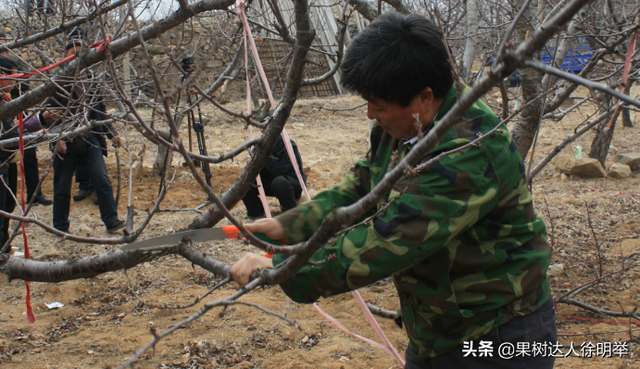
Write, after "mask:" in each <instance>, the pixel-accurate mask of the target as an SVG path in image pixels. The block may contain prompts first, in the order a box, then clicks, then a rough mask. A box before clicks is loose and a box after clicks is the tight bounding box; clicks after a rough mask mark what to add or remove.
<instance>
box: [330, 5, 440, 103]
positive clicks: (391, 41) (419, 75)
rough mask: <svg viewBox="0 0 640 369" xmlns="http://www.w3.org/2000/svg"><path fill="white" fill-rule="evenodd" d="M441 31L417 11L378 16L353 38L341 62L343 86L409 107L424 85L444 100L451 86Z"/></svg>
mask: <svg viewBox="0 0 640 369" xmlns="http://www.w3.org/2000/svg"><path fill="white" fill-rule="evenodd" d="M446 47H447V46H446V45H445V44H444V42H443V41H442V33H441V32H440V30H439V29H438V28H437V27H436V26H435V25H434V24H433V23H431V21H429V20H428V19H426V18H425V17H423V16H421V15H417V14H411V15H408V16H404V15H401V14H398V13H394V12H389V13H385V14H383V15H381V16H380V17H378V18H377V19H376V20H374V21H373V22H371V24H370V25H369V26H368V27H367V28H366V29H365V30H364V31H363V32H362V33H360V34H359V35H358V36H357V37H355V38H354V39H353V41H352V42H351V44H350V45H349V47H348V48H347V52H346V54H345V56H344V61H343V62H342V85H343V86H344V87H345V88H346V89H347V90H349V91H351V92H355V93H357V94H359V95H360V96H362V97H364V98H365V99H371V98H378V99H382V100H384V101H387V102H391V103H396V104H400V105H401V106H402V107H407V106H408V105H409V104H410V103H411V100H413V99H414V98H415V97H416V96H417V95H418V94H419V93H420V92H422V91H423V90H424V89H425V88H427V87H431V89H432V90H433V94H434V96H435V97H436V98H443V97H445V96H446V94H447V92H449V89H450V88H451V85H452V84H453V76H452V73H451V65H450V64H449V61H448V59H449V55H448V54H447V49H446Z"/></svg>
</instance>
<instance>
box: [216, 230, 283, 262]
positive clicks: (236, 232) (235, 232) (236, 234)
mask: <svg viewBox="0 0 640 369" xmlns="http://www.w3.org/2000/svg"><path fill="white" fill-rule="evenodd" d="M222 230H223V231H224V233H225V234H226V235H227V238H230V239H236V238H239V237H242V233H241V232H240V230H239V229H238V227H236V226H234V225H228V226H222ZM253 235H254V236H256V237H257V238H258V239H260V240H262V241H264V242H269V243H270V244H272V245H276V246H280V245H281V243H280V242H278V241H274V240H272V239H270V238H269V237H267V236H265V235H264V233H253ZM264 256H265V257H267V258H272V257H273V254H265V255H264Z"/></svg>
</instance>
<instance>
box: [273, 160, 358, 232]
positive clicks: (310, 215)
mask: <svg viewBox="0 0 640 369" xmlns="http://www.w3.org/2000/svg"><path fill="white" fill-rule="evenodd" d="M353 172H354V174H350V175H347V176H344V177H343V178H342V182H341V183H340V184H339V185H338V186H336V187H334V188H333V189H331V190H327V191H323V192H321V193H320V194H318V195H317V196H316V197H315V198H314V199H313V200H311V201H306V202H304V203H303V204H301V205H300V206H298V207H296V208H294V209H291V210H289V211H287V212H285V213H283V214H281V215H280V216H278V217H276V219H278V220H279V221H280V222H281V223H282V224H283V225H285V232H286V234H287V238H288V239H289V242H291V243H297V242H301V241H304V240H306V239H307V238H309V237H310V236H311V235H312V234H313V233H314V232H315V231H316V230H317V229H318V227H320V223H322V220H323V219H324V218H325V217H326V216H327V215H328V214H329V212H331V210H332V209H333V208H334V206H337V207H340V206H347V205H350V204H353V203H354V202H356V201H358V200H359V199H360V198H361V197H362V196H364V195H365V194H366V193H367V192H369V189H370V185H369V181H370V175H369V165H368V164H367V163H366V161H364V160H363V161H359V162H358V163H356V165H355V168H354V170H353Z"/></svg>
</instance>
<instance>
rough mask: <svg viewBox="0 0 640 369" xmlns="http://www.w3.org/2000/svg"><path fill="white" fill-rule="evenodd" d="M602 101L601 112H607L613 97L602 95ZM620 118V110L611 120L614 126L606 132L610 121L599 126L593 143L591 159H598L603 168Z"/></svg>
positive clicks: (590, 153) (590, 152)
mask: <svg viewBox="0 0 640 369" xmlns="http://www.w3.org/2000/svg"><path fill="white" fill-rule="evenodd" d="M600 96H601V99H602V107H601V108H600V109H599V111H600V112H603V111H606V110H607V109H608V108H609V107H610V106H611V100H612V97H611V95H606V94H600ZM619 116H620V110H618V112H616V114H615V115H614V116H613V118H611V120H613V124H612V125H611V128H610V129H608V130H606V131H605V130H604V128H605V127H606V126H607V124H608V123H609V121H610V120H605V121H603V122H602V123H601V124H599V125H598V126H597V133H596V136H595V137H594V138H593V142H592V143H591V150H590V151H589V157H590V158H592V159H598V161H599V162H600V164H602V167H603V168H606V166H605V161H606V160H607V155H608V154H609V146H610V145H611V139H612V138H613V132H614V130H615V127H616V121H617V120H618V117H619Z"/></svg>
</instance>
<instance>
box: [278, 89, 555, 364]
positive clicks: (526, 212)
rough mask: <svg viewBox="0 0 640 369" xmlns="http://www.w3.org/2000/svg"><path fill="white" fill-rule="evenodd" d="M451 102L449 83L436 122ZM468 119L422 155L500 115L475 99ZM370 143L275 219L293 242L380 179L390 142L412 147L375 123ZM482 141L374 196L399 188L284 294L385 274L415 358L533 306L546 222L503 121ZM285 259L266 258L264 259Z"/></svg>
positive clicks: (463, 138) (541, 297)
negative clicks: (349, 171) (338, 176)
mask: <svg viewBox="0 0 640 369" xmlns="http://www.w3.org/2000/svg"><path fill="white" fill-rule="evenodd" d="M456 100H457V97H456V91H455V89H454V88H451V91H450V92H449V94H448V95H447V97H446V98H445V100H444V102H443V104H442V106H441V108H440V112H439V113H438V115H437V116H436V119H435V124H437V120H439V119H441V118H442V117H443V116H444V114H445V113H446V112H447V111H448V110H449V109H451V107H452V106H453V105H454V104H455V102H456ZM467 117H468V120H467V121H465V122H462V123H460V124H458V125H457V126H455V127H453V128H452V129H451V130H450V131H448V132H447V133H446V134H445V135H444V136H443V137H442V138H441V139H440V140H439V142H438V143H437V145H436V147H435V148H434V149H433V150H431V152H430V153H429V154H428V155H427V156H425V157H424V158H423V161H426V160H428V159H430V158H432V157H434V156H435V155H438V154H440V153H442V152H444V151H448V150H451V149H454V148H456V147H458V146H460V145H463V144H466V143H468V142H470V141H471V140H473V139H474V138H476V137H477V134H478V133H482V132H487V131H489V130H491V129H492V128H494V127H495V126H496V125H497V124H498V123H499V120H498V118H497V117H496V115H495V114H494V113H493V112H492V111H491V110H490V109H489V107H487V106H486V105H485V104H484V103H482V102H481V101H478V102H476V103H475V104H474V105H473V106H472V107H471V109H469V111H468V113H467ZM371 142H372V149H371V151H370V152H369V153H368V155H367V158H366V160H363V161H360V162H358V163H357V164H356V166H355V169H354V175H349V176H346V177H345V178H344V179H343V180H342V182H341V183H340V185H338V186H337V187H335V188H333V189H331V190H327V191H324V192H322V193H320V194H318V196H316V197H315V198H314V199H313V200H311V201H307V202H305V203H303V204H301V205H300V206H298V207H297V208H294V209H291V210H290V211H288V212H286V213H283V214H281V215H280V216H279V217H277V219H278V220H279V221H280V222H281V223H282V224H283V226H284V229H285V232H286V234H287V236H288V238H289V240H290V241H291V242H292V243H295V242H300V241H302V240H305V239H307V238H308V237H310V236H311V234H312V233H313V232H314V231H315V230H316V229H317V228H318V227H319V225H320V222H321V221H322V219H323V218H324V217H325V216H327V214H328V213H329V212H330V211H331V210H332V208H333V206H334V204H335V205H337V206H344V205H348V204H352V203H354V202H356V201H357V200H358V199H359V198H360V197H362V196H363V195H364V194H365V193H367V192H368V191H369V190H370V189H371V188H372V187H374V186H375V185H376V184H377V183H379V182H380V181H381V180H382V178H383V177H384V175H385V172H386V171H387V168H388V167H389V162H390V156H391V154H392V153H393V151H394V150H398V153H400V156H401V157H403V156H404V155H406V153H407V152H408V151H409V150H411V148H412V147H413V146H412V145H411V144H408V143H407V142H406V141H405V140H396V139H393V138H392V137H391V136H390V135H389V134H388V133H386V132H385V131H384V130H382V129H381V128H380V127H375V128H374V129H373V131H372V134H371ZM481 142H482V144H481V145H480V147H476V146H472V147H470V148H467V149H465V150H464V152H458V153H453V154H450V155H447V156H444V157H442V158H441V159H440V160H438V161H436V162H434V163H432V164H430V165H429V166H428V168H427V169H424V170H422V171H421V172H420V173H419V175H417V176H414V177H410V178H408V179H406V180H404V181H402V182H400V183H398V184H397V185H396V187H395V188H394V190H393V191H391V192H390V193H389V194H388V196H387V197H386V198H383V200H384V201H387V202H388V201H390V200H391V199H392V198H393V197H395V196H396V195H397V194H398V193H399V192H400V191H402V190H403V189H404V188H407V190H408V191H407V192H406V193H405V194H403V195H401V196H400V198H399V199H398V200H397V201H395V202H393V203H392V204H391V205H390V206H389V208H388V209H387V210H385V211H384V212H382V213H381V214H380V215H379V217H378V218H376V219H374V220H372V221H371V222H366V223H364V224H362V225H359V226H357V227H355V228H354V229H353V230H351V231H349V232H348V233H346V234H343V235H341V236H339V237H338V238H337V239H336V242H335V245H326V246H325V248H324V249H321V250H319V251H317V252H316V253H315V254H314V256H313V257H312V260H314V261H319V260H323V259H324V258H325V257H327V256H328V255H330V254H335V255H336V256H337V258H336V260H335V261H332V262H329V263H325V264H321V265H318V266H312V265H308V266H305V267H304V268H302V269H301V270H300V271H299V272H298V273H297V274H296V275H295V276H294V277H293V278H292V279H291V280H289V281H287V282H285V283H283V284H282V285H281V286H282V288H283V290H284V292H285V293H286V294H287V295H288V296H289V297H291V298H292V299H293V300H295V301H298V302H303V303H311V302H313V301H315V300H317V299H318V298H319V297H320V296H324V297H327V296H331V295H335V294H339V293H343V292H346V291H350V290H353V289H357V288H360V287H363V286H366V285H368V284H371V283H373V282H375V281H378V280H380V279H383V278H385V277H388V276H393V281H394V284H395V286H396V288H397V290H398V294H399V297H400V307H401V313H402V319H403V321H404V323H405V327H406V330H407V334H408V336H409V339H410V340H411V343H412V347H413V353H412V354H413V356H420V357H433V356H437V355H440V354H443V353H445V352H447V351H449V350H450V349H452V348H453V347H455V346H458V345H460V344H461V343H462V342H463V341H466V340H473V339H477V338H479V337H481V336H482V335H484V334H486V333H488V332H489V331H491V330H492V329H494V328H496V327H498V326H499V325H501V324H504V323H506V322H507V321H509V320H510V319H512V318H513V317H514V316H522V315H527V314H529V313H531V312H533V311H535V310H536V309H538V307H540V306H541V305H542V304H544V303H545V302H546V301H547V300H548V298H549V282H548V279H547V277H546V272H547V267H548V265H549V254H550V248H549V245H548V244H547V242H546V239H545V237H546V233H545V225H544V222H543V220H542V219H541V218H540V217H539V216H538V215H536V214H535V213H534V211H533V205H532V199H531V193H530V192H529V190H528V188H527V185H526V181H525V173H524V164H523V162H522V159H521V158H520V155H519V154H518V152H517V150H516V146H515V144H514V142H513V141H512V138H511V135H510V133H509V131H508V130H507V128H506V126H503V127H501V129H500V130H499V131H496V132H495V133H493V134H492V135H490V136H488V137H487V138H485V139H483V140H482V141H481ZM380 206H381V204H378V208H379V207H380ZM285 257H286V256H283V255H276V256H274V259H273V261H274V265H277V264H278V263H280V262H281V261H282V260H283V258H285Z"/></svg>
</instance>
